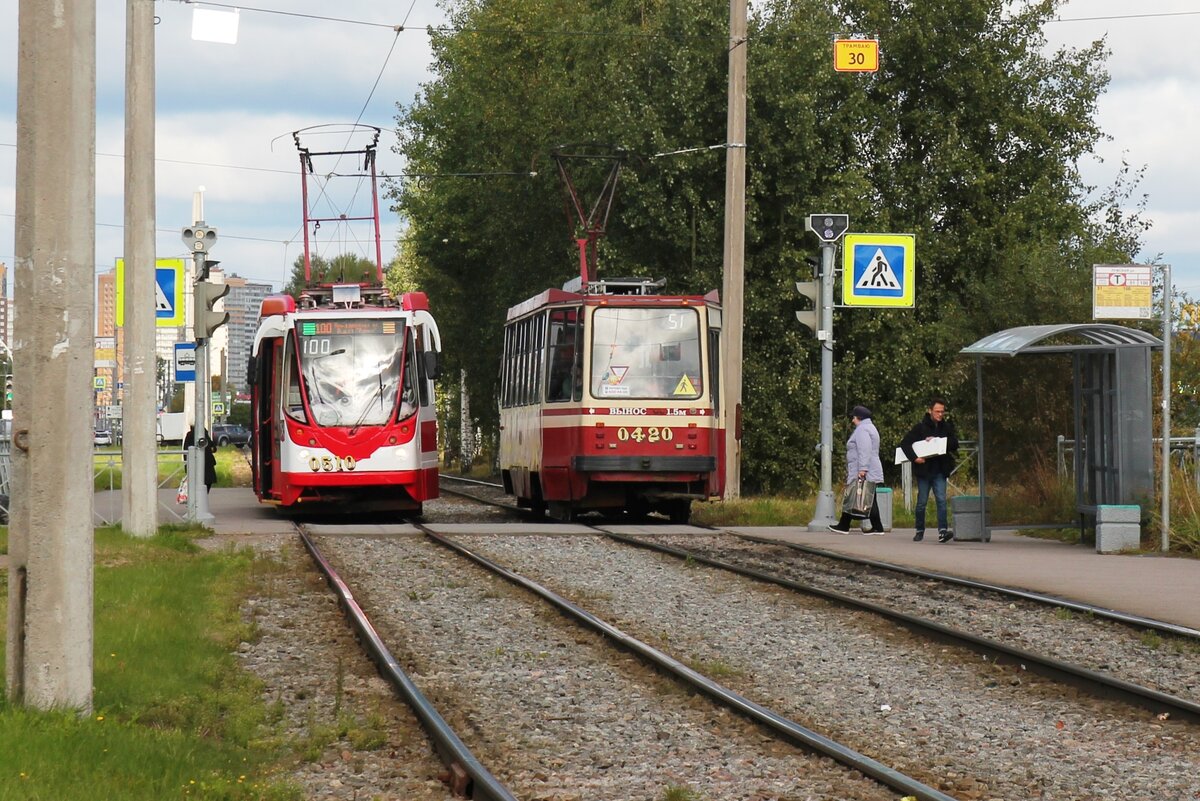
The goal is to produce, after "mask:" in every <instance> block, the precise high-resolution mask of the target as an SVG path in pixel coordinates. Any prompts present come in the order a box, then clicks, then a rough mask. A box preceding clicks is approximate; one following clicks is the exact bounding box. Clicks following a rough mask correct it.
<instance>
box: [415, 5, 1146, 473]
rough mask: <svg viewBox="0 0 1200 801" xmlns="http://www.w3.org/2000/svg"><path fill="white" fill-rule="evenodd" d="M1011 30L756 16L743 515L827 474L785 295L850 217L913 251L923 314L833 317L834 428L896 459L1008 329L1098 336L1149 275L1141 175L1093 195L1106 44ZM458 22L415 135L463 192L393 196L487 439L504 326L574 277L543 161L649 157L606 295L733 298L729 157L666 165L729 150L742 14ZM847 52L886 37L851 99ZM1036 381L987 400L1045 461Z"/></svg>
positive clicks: (557, 14) (958, 10)
mask: <svg viewBox="0 0 1200 801" xmlns="http://www.w3.org/2000/svg"><path fill="white" fill-rule="evenodd" d="M1009 5H1010V4H1006V3H1003V2H1001V0H961V1H960V0H848V1H847V2H843V3H838V4H836V6H835V5H834V4H832V3H818V4H812V3H804V4H803V5H801V4H800V3H799V2H796V1H795V0H773V1H771V0H769V1H768V2H766V3H765V4H763V5H762V6H759V7H756V12H757V13H756V14H755V16H754V19H753V21H752V23H751V24H752V28H751V31H750V38H749V43H748V46H749V48H750V51H749V64H750V96H749V103H748V131H749V136H748V139H749V141H748V143H747V144H748V151H747V157H748V182H747V208H746V220H747V227H746V267H745V278H746V283H745V333H744V343H745V344H744V350H745V360H744V364H743V385H744V388H743V392H744V397H743V406H744V420H745V423H744V431H745V437H746V439H745V442H744V447H743V455H744V464H743V471H742V476H743V488H744V489H745V490H747V491H755V490H764V491H775V490H780V489H785V488H791V489H802V488H805V487H811V486H813V484H814V483H815V480H816V476H817V469H816V467H817V454H816V449H815V447H814V445H815V443H816V441H817V439H818V436H819V433H818V425H817V418H818V408H819V373H820V370H819V363H820V351H819V343H817V342H816V341H815V340H814V339H813V338H812V337H811V335H809V334H808V333H807V332H806V331H804V330H802V329H800V328H799V327H798V326H797V325H796V324H795V321H794V319H793V316H792V312H793V311H794V310H795V309H796V308H797V307H798V304H799V300H798V298H797V297H796V295H795V292H794V290H793V289H792V282H794V281H795V280H797V279H798V278H807V277H808V274H807V270H806V269H805V268H803V267H802V265H803V264H804V257H805V256H807V255H810V254H812V253H814V252H815V250H816V245H817V243H816V241H815V240H813V239H812V238H811V237H809V236H808V235H807V234H806V233H805V232H804V229H803V220H804V218H805V217H806V216H807V215H808V214H810V213H814V212H818V211H840V212H845V213H849V214H850V215H851V219H852V230H859V231H883V232H888V231H890V232H911V233H914V234H916V237H917V243H918V246H917V247H918V258H917V301H916V302H917V306H916V308H915V309H913V310H904V311H882V310H856V311H839V312H838V313H837V318H836V330H835V345H834V347H835V362H836V364H837V369H836V371H835V375H836V386H835V406H836V407H837V408H838V409H839V410H849V409H850V408H851V407H852V406H854V405H855V404H856V403H865V404H866V405H868V406H870V407H871V408H872V409H873V410H874V411H875V413H876V416H875V419H876V421H877V422H878V423H879V425H880V429H881V432H882V434H883V438H884V442H885V443H888V442H894V441H897V440H898V439H899V438H900V435H901V434H902V433H903V432H904V430H905V429H906V428H907V426H908V425H909V424H910V423H911V421H912V419H913V417H914V415H917V414H919V412H920V411H921V410H922V409H923V408H924V406H925V400H926V397H927V395H928V394H929V393H933V392H937V393H939V394H943V395H945V396H947V397H948V398H950V399H951V401H952V404H953V403H954V402H958V403H959V404H961V407H962V408H973V402H972V403H969V404H968V403H967V401H968V400H969V399H970V400H971V401H973V398H974V385H973V371H972V369H971V366H970V365H969V364H968V363H966V362H965V360H963V359H961V358H959V357H958V356H957V354H958V351H959V350H961V349H962V348H963V347H965V346H966V345H969V344H970V343H972V342H974V341H975V340H976V339H978V338H980V337H981V336H983V335H986V334H988V333H992V332H994V331H997V330H1001V329H1003V328H1006V327H1010V326H1013V325H1020V324H1030V323H1041V322H1051V321H1053V322H1072V321H1078V320H1083V319H1086V318H1087V316H1088V303H1089V299H1090V292H1089V291H1088V290H1087V286H1088V277H1089V275H1090V265H1091V264H1092V263H1093V262H1099V261H1112V260H1119V261H1127V260H1131V259H1132V257H1133V256H1134V255H1135V254H1136V252H1137V250H1138V249H1139V246H1140V243H1139V237H1140V235H1141V233H1142V232H1144V230H1145V223H1144V222H1143V221H1142V220H1141V218H1140V212H1139V211H1134V212H1132V213H1125V212H1123V211H1122V209H1123V208H1127V207H1128V200H1129V195H1130V194H1131V193H1132V191H1133V187H1134V186H1135V185H1136V176H1134V177H1133V180H1131V177H1130V176H1129V175H1128V174H1127V173H1125V174H1123V175H1122V177H1121V179H1119V180H1118V182H1117V184H1116V185H1114V186H1113V187H1110V188H1108V189H1106V190H1104V191H1103V192H1100V193H1098V194H1097V193H1096V192H1095V190H1094V188H1093V187H1088V186H1085V185H1084V184H1083V183H1082V181H1081V180H1080V177H1079V173H1078V170H1077V162H1078V160H1079V159H1080V158H1081V157H1082V156H1084V155H1085V154H1087V153H1088V152H1089V151H1090V150H1091V149H1092V147H1093V146H1094V144H1095V142H1096V141H1097V140H1098V139H1099V137H1100V136H1101V132H1100V131H1099V129H1098V128H1097V127H1096V124H1095V121H1094V120H1095V111H1096V100H1097V98H1098V97H1099V94H1100V92H1101V91H1102V90H1103V88H1104V87H1105V85H1106V83H1107V76H1106V74H1105V72H1104V70H1103V67H1102V63H1103V58H1104V55H1105V53H1104V49H1103V46H1102V45H1101V44H1100V43H1097V44H1094V45H1092V46H1091V47H1089V48H1085V49H1083V50H1081V51H1067V52H1061V53H1046V52H1045V50H1044V38H1043V36H1042V34H1041V27H1042V25H1043V24H1044V23H1045V22H1046V21H1047V20H1049V19H1051V18H1052V15H1053V13H1054V9H1055V7H1056V5H1057V4H1056V2H1053V1H1052V0H1042V1H1041V2H1034V3H1032V4H1027V5H1024V6H1021V7H1019V8H1016V9H1015V10H1010V9H1009ZM452 20H453V23H454V25H455V27H456V28H458V29H461V32H458V33H445V34H440V35H437V36H435V37H434V38H433V47H434V54H435V62H434V63H435V69H434V78H433V80H432V81H431V82H430V83H428V84H426V85H425V86H424V87H423V89H422V92H421V95H420V96H419V97H418V98H417V101H416V102H415V103H414V104H412V105H411V106H410V107H408V108H406V109H403V110H402V112H401V115H400V117H399V122H400V131H399V136H400V142H401V149H402V150H403V152H404V153H405V154H406V156H407V157H408V159H409V167H410V171H411V172H413V173H417V174H422V175H429V176H449V175H457V176H458V177H429V178H427V179H421V180H412V181H409V182H407V183H405V184H403V185H401V186H399V187H397V189H396V192H395V194H394V196H393V197H394V199H395V201H396V208H397V209H398V210H399V211H400V212H401V214H402V215H404V218H405V220H406V222H407V224H408V228H407V233H406V240H405V246H406V251H405V260H406V263H407V265H408V266H407V267H406V271H407V274H408V275H409V277H410V278H411V279H413V280H414V281H416V282H417V283H419V285H421V286H422V287H423V288H425V289H426V291H428V292H429V293H430V296H431V299H432V302H433V303H434V304H435V306H436V308H437V309H438V310H439V321H440V322H441V324H442V327H443V332H444V334H445V339H446V341H447V357H448V358H447V362H448V364H447V366H448V368H449V369H447V371H446V373H445V374H447V375H457V374H458V373H457V370H456V369H453V368H458V367H462V368H466V369H467V371H468V375H469V381H470V382H471V387H472V395H473V396H474V397H475V400H476V402H475V404H474V405H473V410H474V413H475V414H477V415H478V416H479V418H480V420H481V424H482V425H483V426H484V428H485V429H486V430H490V429H494V426H495V422H496V411H495V408H494V404H485V403H484V402H483V398H490V397H494V392H493V388H494V385H495V380H496V379H495V375H496V364H497V363H498V356H499V347H500V336H499V333H500V330H501V325H502V322H503V319H504V310H505V309H506V308H507V307H508V306H510V305H512V304H514V303H516V302H519V301H521V300H523V299H525V298H526V297H528V296H531V295H533V294H535V293H536V292H537V291H540V290H541V289H543V288H545V287H547V286H555V285H557V284H559V283H561V282H562V281H563V280H565V279H566V278H569V277H571V275H572V274H573V270H574V265H575V263H576V262H575V258H574V257H573V255H572V253H571V242H570V238H569V236H568V235H567V233H568V231H569V229H568V228H567V226H566V224H565V223H564V222H562V217H561V216H560V213H559V212H558V211H557V209H558V207H559V205H560V192H559V190H558V187H557V186H555V183H554V181H553V180H551V178H550V177H549V175H548V173H549V170H548V169H547V162H546V160H545V156H544V154H545V153H547V152H548V151H549V149H550V148H551V147H553V146H554V145H557V144H561V143H564V142H588V141H599V142H602V143H604V144H613V145H621V146H624V147H626V148H627V149H628V150H630V151H631V152H632V153H634V154H637V155H638V156H640V158H635V159H632V160H631V163H630V167H629V169H628V170H627V171H626V173H625V174H624V175H623V177H622V182H621V189H620V193H621V194H620V196H619V198H618V201H617V204H616V207H615V209H614V211H613V215H612V217H611V218H610V232H609V235H608V236H607V238H606V239H605V240H604V242H603V244H602V248H601V269H602V271H603V270H604V269H605V265H614V269H616V270H617V271H618V272H620V273H621V274H626V275H628V274H634V273H638V272H641V273H644V274H648V275H651V276H655V277H666V278H667V279H668V286H669V288H670V290H671V291H699V292H703V291H705V290H707V289H711V288H713V287H719V286H720V284H721V238H722V227H723V213H724V208H723V207H724V192H723V186H724V161H723V159H722V158H721V157H720V156H721V151H719V150H717V151H701V152H698V153H693V154H689V155H686V156H685V155H680V156H663V155H659V154H663V153H666V152H670V151H674V150H678V149H682V148H686V147H697V146H703V145H709V144H718V143H721V142H724V138H725V115H726V107H725V101H726V90H725V72H726V65H727V54H726V48H727V44H728V42H727V36H728V33H727V6H726V5H725V4H723V3H717V2H712V1H711V0H709V2H703V3H699V4H697V3H686V4H685V3H683V2H680V1H679V0H661V1H660V2H657V3H650V4H648V3H644V2H637V3H635V2H631V1H625V2H622V1H621V0H617V1H616V2H610V3H605V4H602V6H599V7H597V5H596V4H594V3H591V4H588V3H584V2H582V0H556V2H553V3H552V2H548V1H547V0H489V1H488V2H463V3H460V4H458V5H456V6H455V7H454V10H453V14H452ZM561 20H569V22H568V23H565V24H564V23H563V22H561ZM831 30H869V31H878V32H879V34H880V37H881V39H882V41H883V43H884V53H885V57H884V59H883V62H882V68H881V70H880V72H879V73H878V74H877V75H876V76H874V77H871V78H861V77H859V76H853V75H840V74H835V73H833V71H832V69H831V65H830V63H829V62H830V53H829V31H831ZM558 31H562V33H556V32H558ZM568 31H571V32H575V33H573V34H572V33H568ZM601 31H602V32H604V34H605V35H604V36H586V35H581V34H580V33H579V32H601ZM464 173H471V174H473V175H475V176H477V177H472V178H467V177H463V176H462V174H464ZM483 173H488V174H489V175H488V176H487V177H482V176H480V174H483ZM500 173H503V175H501V174H500ZM533 173H536V175H533ZM558 231H562V232H563V235H561V236H560V235H558V234H557V233H556V232H558ZM1022 368H1024V369H1021V370H1020V371H1019V372H1013V373H1009V372H1007V371H1006V370H1005V369H1004V368H1001V369H998V370H996V371H995V372H996V375H995V376H994V377H993V378H992V379H991V382H990V384H989V385H990V386H991V387H992V388H993V391H998V392H1000V393H1002V396H1003V397H1007V398H1011V399H1013V402H1010V403H1006V404H1003V406H1002V408H1000V409H998V410H997V418H996V419H989V426H990V427H992V428H993V431H995V432H996V433H998V434H999V435H1002V436H1004V437H1007V438H1008V439H1009V440H1010V441H1012V442H1014V443H1017V444H1026V443H1029V442H1037V443H1041V444H1044V442H1045V441H1046V439H1045V438H1046V437H1047V436H1048V435H1050V433H1051V432H1052V431H1053V430H1054V428H1055V427H1056V426H1058V425H1059V424H1060V420H1059V419H1058V418H1057V417H1056V416H1055V415H1053V414H1044V415H1043V414H1039V415H1037V416H1033V415H1031V413H1030V409H1029V407H1028V404H1026V403H1024V402H1023V401H1025V400H1026V399H1028V398H1030V397H1032V396H1033V393H1035V392H1037V393H1045V392H1047V391H1048V390H1046V389H1041V388H1038V387H1043V385H1044V383H1045V382H1048V381H1049V382H1053V381H1056V380H1057V378H1056V376H1055V372H1056V369H1057V368H1055V367H1054V366H1053V365H1043V364H1039V365H1037V366H1036V367H1030V366H1028V365H1022ZM1039 381H1041V382H1043V383H1042V384H1039V383H1038V382H1039ZM1051 386H1054V387H1056V386H1057V385H1053V384H1052V385H1051ZM1062 405H1064V406H1068V407H1069V403H1064V404H1062ZM1031 419H1032V423H1033V424H1031ZM965 422H966V421H960V426H962V427H964V428H967V429H968V430H969V425H967V424H965ZM1059 430H1061V429H1059Z"/></svg>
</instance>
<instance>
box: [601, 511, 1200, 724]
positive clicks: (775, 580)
mask: <svg viewBox="0 0 1200 801" xmlns="http://www.w3.org/2000/svg"><path fill="white" fill-rule="evenodd" d="M598 531H600V532H601V533H603V534H604V535H605V536H607V537H608V538H610V539H612V540H614V541H616V542H621V543H624V544H626V545H630V546H633V547H637V548H645V549H649V550H653V551H657V552H659V553H664V554H669V555H671V556H674V557H676V558H679V559H683V560H692V561H695V562H698V563H701V564H705V565H708V566H709V567H715V568H718V569H720V570H726V571H729V572H732V573H735V574H737V575H741V576H745V577H747V578H751V579H754V580H756V581H761V582H765V583H768V584H773V585H776V586H779V587H784V588H786V589H789V590H793V591H795V592H799V593H802V594H805V595H809V596H812V597H816V598H820V599H822V600H825V601H828V602H830V603H833V604H837V605H839V606H842V607H844V608H847V609H853V610H857V611H862V612H868V613H870V614H873V615H876V616H879V617H882V618H884V619H886V620H889V621H891V622H893V623H895V624H896V625H898V626H901V627H902V628H904V629H907V630H908V631H911V632H913V633H914V634H917V635H918V636H921V637H923V638H926V639H930V640H933V641H935V642H942V643H946V644H949V645H953V646H955V647H960V648H965V649H968V650H970V651H973V652H975V653H978V654H981V655H983V656H984V657H985V658H987V659H989V660H991V661H992V662H994V663H996V664H1006V663H1007V664H1011V665H1016V666H1019V668H1020V669H1021V670H1028V671H1030V672H1032V673H1037V674H1039V675H1041V676H1044V677H1046V678H1049V679H1052V680H1054V681H1058V682H1061V683H1063V684H1066V685H1068V686H1071V687H1075V688H1076V689H1079V690H1081V691H1083V692H1086V693H1088V694H1090V695H1093V696H1096V697H1099V698H1107V699H1110V700H1117V701H1121V702H1123V703H1127V704H1130V705H1133V706H1137V707H1140V708H1142V709H1146V710H1148V711H1150V712H1153V713H1155V714H1157V715H1166V716H1168V717H1169V718H1174V719H1177V720H1186V721H1188V722H1191V723H1200V704H1197V703H1196V702H1193V701H1189V700H1187V699H1184V698H1179V697H1177V696H1174V695H1170V694H1168V693H1163V692H1159V691H1157V690H1154V689H1152V688H1149V687H1144V686H1141V685H1139V684H1135V683H1133V682H1130V681H1125V680H1123V679H1119V678H1116V677H1114V676H1110V675H1107V674H1104V673H1100V672H1098V671H1094V670H1090V669H1088V668H1085V667H1081V666H1079V665H1075V664H1072V663H1069V662H1065V661H1063V660H1059V659H1055V658H1053V657H1050V656H1047V655H1044V654H1037V653H1034V652H1032V651H1027V650H1024V649H1021V648H1016V647H1013V646H1010V645H1007V644H1005V643H1001V642H998V641H996V640H992V639H988V638H986V637H980V636H978V635H975V634H971V633H970V632H966V631H962V630H959V629H955V628H951V627H949V626H944V625H942V624H940V623H936V622H934V621H931V620H927V619H925V618H921V617H918V616H916V615H910V614H907V613H905V612H900V611H898V610H896V609H892V608H890V607H887V606H883V605H881V604H876V603H873V602H870V601H864V600H862V599H859V598H854V597H851V596H849V595H846V594H845V593H840V592H835V591H833V590H829V589H825V588H821V587H817V586H815V585H812V584H806V583H803V582H799V581H794V580H791V579H788V578H784V577H782V576H778V575H775V574H772V573H768V572H765V571H761V570H757V569H753V568H748V567H745V566H742V565H738V564H735V563H732V562H728V561H725V560H721V559H714V558H712V557H709V556H706V555H704V554H702V553H699V552H697V551H691V550H688V549H686V548H677V547H673V546H669V545H664V544H662V543H656V542H651V541H649V540H645V539H642V538H639V537H632V536H629V535H625V534H620V533H616V532H611V531H604V530H603V529H598ZM768 542H769V544H772V545H775V544H778V543H775V542H773V541H768ZM1164 719H1165V718H1164Z"/></svg>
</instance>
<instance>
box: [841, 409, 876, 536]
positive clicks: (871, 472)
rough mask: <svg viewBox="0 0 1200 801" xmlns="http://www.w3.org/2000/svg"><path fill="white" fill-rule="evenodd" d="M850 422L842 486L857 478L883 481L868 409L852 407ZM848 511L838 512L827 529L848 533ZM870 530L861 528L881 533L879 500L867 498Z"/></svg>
mask: <svg viewBox="0 0 1200 801" xmlns="http://www.w3.org/2000/svg"><path fill="white" fill-rule="evenodd" d="M850 421H851V422H852V423H853V424H854V432H853V433H851V434H850V439H848V440H847V441H846V486H847V487H849V486H850V485H852V484H854V483H855V482H856V481H858V480H859V479H860V478H863V479H866V480H867V481H872V482H874V483H875V484H877V485H878V484H882V483H883V462H882V461H880V459H879V431H878V430H877V429H876V428H875V423H873V422H872V421H871V410H870V409H868V408H867V407H866V406H855V407H854V409H853V411H851V412H850ZM853 519H854V518H852V517H851V516H850V514H849V513H848V512H845V511H843V512H842V518H841V520H839V521H838V522H837V525H835V526H830V527H829V530H830V531H834V532H837V533H838V534H849V533H850V521H851V520H853ZM869 519H870V521H871V530H870V531H867V530H865V529H864V530H863V534H866V535H867V536H871V535H872V534H878V535H882V534H883V521H882V520H881V519H880V517H879V501H878V499H877V498H875V499H873V500H872V501H871V514H870V515H869Z"/></svg>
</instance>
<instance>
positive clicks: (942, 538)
mask: <svg viewBox="0 0 1200 801" xmlns="http://www.w3.org/2000/svg"><path fill="white" fill-rule="evenodd" d="M952 539H954V532H953V531H950V530H949V529H946V528H944V529H942V530H941V531H939V532H938V542H949V541H950V540H952Z"/></svg>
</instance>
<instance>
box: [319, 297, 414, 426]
mask: <svg viewBox="0 0 1200 801" xmlns="http://www.w3.org/2000/svg"><path fill="white" fill-rule="evenodd" d="M405 330H406V329H405V325H404V321H403V320H398V319H394V318H392V319H386V318H351V319H321V320H300V321H298V322H297V323H296V340H297V346H298V347H297V349H298V350H299V357H300V375H301V377H302V378H303V381H304V388H305V392H306V394H307V396H308V406H309V411H310V412H311V414H312V421H313V422H314V423H315V424H316V425H318V426H321V427H323V428H332V427H335V426H349V427H353V428H357V427H359V426H378V425H383V424H385V423H388V422H391V420H392V419H393V416H394V415H395V412H396V402H397V397H396V396H397V394H401V395H402V400H404V401H405V402H406V403H407V407H408V409H409V410H410V411H409V413H411V411H415V409H416V406H415V398H416V394H415V392H413V376H412V372H413V371H412V370H411V369H408V370H405V369H404V368H405V362H406V360H405V358H404V356H405V348H404V343H405ZM402 371H403V374H404V391H403V392H402V393H398V392H397V389H398V388H399V387H400V384H401V382H400V379H401V375H402ZM404 413H405V410H404V409H403V408H402V409H401V415H404Z"/></svg>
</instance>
